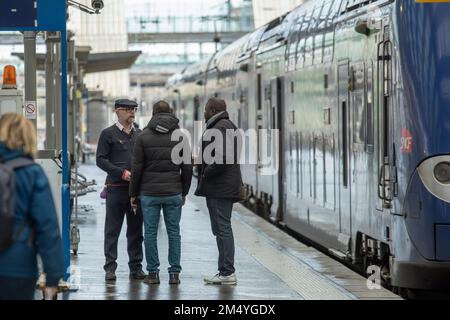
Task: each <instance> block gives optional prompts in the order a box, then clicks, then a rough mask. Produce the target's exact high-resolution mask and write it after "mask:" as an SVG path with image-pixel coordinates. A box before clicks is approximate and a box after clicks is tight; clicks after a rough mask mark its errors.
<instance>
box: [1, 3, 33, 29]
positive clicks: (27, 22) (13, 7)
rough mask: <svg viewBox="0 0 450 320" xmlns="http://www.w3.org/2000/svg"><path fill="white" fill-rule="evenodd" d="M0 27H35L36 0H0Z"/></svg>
mask: <svg viewBox="0 0 450 320" xmlns="http://www.w3.org/2000/svg"><path fill="white" fill-rule="evenodd" d="M0 12H1V19H0V28H17V27H19V28H20V27H22V28H32V27H37V1H35V0H20V1H17V0H8V1H7V0H0Z"/></svg>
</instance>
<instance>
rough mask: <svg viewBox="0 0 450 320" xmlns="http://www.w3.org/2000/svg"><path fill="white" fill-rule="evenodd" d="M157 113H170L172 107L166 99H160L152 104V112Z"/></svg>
mask: <svg viewBox="0 0 450 320" xmlns="http://www.w3.org/2000/svg"><path fill="white" fill-rule="evenodd" d="M157 113H172V109H171V108H170V105H169V104H168V103H167V102H166V101H163V100H160V101H158V102H156V103H155V104H154V105H153V114H157Z"/></svg>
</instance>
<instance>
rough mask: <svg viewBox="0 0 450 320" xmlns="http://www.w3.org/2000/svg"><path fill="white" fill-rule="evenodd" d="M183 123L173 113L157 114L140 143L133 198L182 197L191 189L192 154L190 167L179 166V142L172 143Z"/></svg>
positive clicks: (131, 188) (135, 156)
mask: <svg viewBox="0 0 450 320" xmlns="http://www.w3.org/2000/svg"><path fill="white" fill-rule="evenodd" d="M178 122H179V120H178V119H177V118H176V117H175V116H174V115H173V114H171V113H158V114H155V115H154V116H153V117H152V119H151V120H150V122H149V124H148V126H147V127H146V128H145V129H144V130H143V131H142V134H141V135H140V136H139V137H138V139H137V140H136V146H135V149H134V154H133V165H132V170H131V185H130V197H137V196H139V195H141V194H142V195H145V196H163V195H164V196H165V195H175V194H179V193H181V194H182V195H183V196H186V195H187V194H188V192H189V188H190V187H191V180H192V164H191V151H190V148H188V150H184V151H185V152H187V153H188V155H189V156H188V158H189V163H182V164H175V163H174V162H173V161H172V150H173V148H174V147H175V146H176V145H178V143H179V141H172V140H171V137H172V133H173V131H174V130H175V129H178V128H179V126H178Z"/></svg>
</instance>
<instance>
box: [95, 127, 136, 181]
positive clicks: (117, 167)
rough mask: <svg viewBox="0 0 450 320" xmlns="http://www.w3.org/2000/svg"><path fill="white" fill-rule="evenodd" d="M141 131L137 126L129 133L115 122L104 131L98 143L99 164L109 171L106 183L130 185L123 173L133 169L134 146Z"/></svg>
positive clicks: (101, 167)
mask: <svg viewBox="0 0 450 320" xmlns="http://www.w3.org/2000/svg"><path fill="white" fill-rule="evenodd" d="M140 132H141V130H140V129H137V128H136V127H135V128H134V130H133V131H131V134H127V133H125V132H123V131H121V130H120V129H119V128H118V127H117V125H115V124H114V125H112V126H111V127H109V128H106V129H104V130H103V131H102V133H101V134H100V138H99V140H98V145H97V166H98V167H99V168H100V169H102V170H103V171H106V172H107V173H108V176H107V178H106V183H105V184H107V185H110V186H129V182H127V181H125V180H123V179H122V175H123V172H124V171H125V170H128V171H131V158H132V153H133V147H134V144H135V141H136V138H137V136H138V135H139V133H140Z"/></svg>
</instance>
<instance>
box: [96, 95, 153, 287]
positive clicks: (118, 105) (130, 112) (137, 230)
mask: <svg viewBox="0 0 450 320" xmlns="http://www.w3.org/2000/svg"><path fill="white" fill-rule="evenodd" d="M114 106H115V112H116V114H117V118H118V121H117V122H116V123H115V124H114V125H112V126H111V127H109V128H106V129H104V130H103V131H102V133H101V135H100V138H99V141H98V146H97V166H98V167H99V168H100V169H102V170H103V171H106V173H108V176H107V178H106V183H105V184H106V186H107V196H106V219H105V239H104V241H105V242H104V250H105V259H106V261H105V265H104V270H105V272H106V275H105V280H106V281H115V280H116V274H115V271H116V269H117V263H116V260H117V243H118V239H119V235H120V231H121V229H122V224H123V220H124V216H126V218H127V242H128V245H127V250H128V258H129V262H128V266H129V268H130V279H136V280H142V279H144V278H145V273H144V272H143V271H142V258H143V252H142V242H143V234H142V228H143V218H142V211H141V210H140V209H138V210H136V211H134V210H133V209H132V206H131V203H130V197H129V196H128V188H129V184H130V180H131V158H132V154H133V147H134V142H135V141H136V138H137V136H138V135H139V133H140V131H141V130H140V129H138V128H137V127H136V126H135V125H134V119H135V113H136V110H137V103H136V102H134V101H131V100H127V99H121V100H117V101H116V102H115V105H114Z"/></svg>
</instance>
